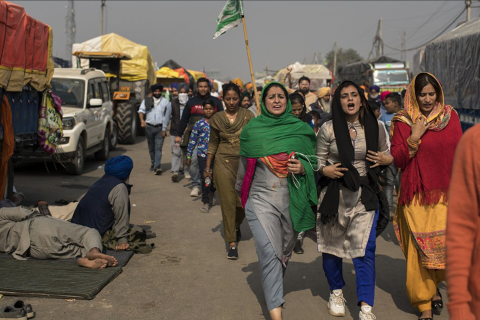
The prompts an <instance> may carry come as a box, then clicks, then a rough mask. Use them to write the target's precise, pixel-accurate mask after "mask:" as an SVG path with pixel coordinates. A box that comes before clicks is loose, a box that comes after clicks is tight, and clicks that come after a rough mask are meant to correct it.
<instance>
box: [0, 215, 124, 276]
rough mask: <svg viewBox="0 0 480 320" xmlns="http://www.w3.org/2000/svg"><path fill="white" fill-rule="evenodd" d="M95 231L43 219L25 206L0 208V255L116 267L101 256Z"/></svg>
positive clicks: (96, 266) (60, 221) (100, 239)
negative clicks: (73, 260)
mask: <svg viewBox="0 0 480 320" xmlns="http://www.w3.org/2000/svg"><path fill="white" fill-rule="evenodd" d="M101 250H102V238H101V237H100V234H99V233H98V231H97V230H95V229H91V228H87V227H84V226H80V225H76V224H73V223H70V222H68V221H65V220H60V219H55V218H52V217H50V216H44V215H42V214H40V213H39V212H38V211H36V210H33V209H27V208H24V207H11V208H0V252H4V253H8V254H12V256H13V257H14V258H15V259H18V260H26V259H27V258H28V257H32V258H35V259H42V260H44V259H70V258H77V257H80V258H79V259H77V263H78V264H79V265H80V266H82V267H86V268H92V269H102V268H105V267H115V266H117V265H118V261H117V259H115V257H113V256H109V255H106V254H103V253H102V252H101Z"/></svg>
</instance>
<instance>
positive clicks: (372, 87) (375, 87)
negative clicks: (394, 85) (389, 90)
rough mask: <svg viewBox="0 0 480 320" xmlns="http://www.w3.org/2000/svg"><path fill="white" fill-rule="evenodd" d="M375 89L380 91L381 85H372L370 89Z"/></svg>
mask: <svg viewBox="0 0 480 320" xmlns="http://www.w3.org/2000/svg"><path fill="white" fill-rule="evenodd" d="M372 90H375V91H377V93H380V87H379V86H371V87H370V91H372Z"/></svg>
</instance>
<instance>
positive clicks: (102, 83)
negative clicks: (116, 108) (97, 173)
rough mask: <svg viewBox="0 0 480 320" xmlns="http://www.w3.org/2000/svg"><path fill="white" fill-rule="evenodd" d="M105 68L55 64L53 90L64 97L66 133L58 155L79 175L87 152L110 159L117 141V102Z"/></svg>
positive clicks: (71, 171) (99, 157) (69, 168)
mask: <svg viewBox="0 0 480 320" xmlns="http://www.w3.org/2000/svg"><path fill="white" fill-rule="evenodd" d="M107 81H108V80H107V77H106V76H105V73H103V71H100V70H97V69H66V68H65V69H64V68H55V72H54V74H53V78H52V81H51V84H52V90H53V92H54V93H55V94H56V95H58V96H59V97H60V99H62V110H63V137H62V138H61V139H60V142H59V144H58V146H57V151H56V155H57V159H58V160H59V161H61V162H66V169H67V172H68V173H70V174H75V175H79V174H81V173H82V172H83V167H84V163H85V159H86V157H87V155H90V154H95V157H96V158H97V159H98V160H106V159H107V158H108V153H109V151H110V150H113V149H114V148H115V147H116V144H117V126H116V124H115V121H113V108H112V107H113V104H112V101H111V99H110V92H109V89H108V84H107Z"/></svg>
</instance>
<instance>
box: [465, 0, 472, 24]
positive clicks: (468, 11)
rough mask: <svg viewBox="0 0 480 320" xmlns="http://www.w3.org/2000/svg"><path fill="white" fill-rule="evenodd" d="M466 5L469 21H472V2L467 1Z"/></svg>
mask: <svg viewBox="0 0 480 320" xmlns="http://www.w3.org/2000/svg"><path fill="white" fill-rule="evenodd" d="M465 4H466V5H467V21H470V15H471V6H472V1H471V0H466V1H465Z"/></svg>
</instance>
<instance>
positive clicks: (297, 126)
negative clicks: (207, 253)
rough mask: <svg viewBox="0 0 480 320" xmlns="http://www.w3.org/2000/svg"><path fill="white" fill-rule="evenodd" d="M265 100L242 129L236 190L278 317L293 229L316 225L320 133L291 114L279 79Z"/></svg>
mask: <svg viewBox="0 0 480 320" xmlns="http://www.w3.org/2000/svg"><path fill="white" fill-rule="evenodd" d="M261 100H262V101H261V108H262V109H261V110H262V113H261V115H260V116H258V117H257V118H255V119H252V120H251V121H250V122H249V123H248V124H247V125H246V126H245V128H244V129H243V131H242V133H241V135H240V165H239V168H238V174H237V183H236V190H237V193H240V194H241V200H242V205H243V206H244V208H245V215H246V218H247V220H248V223H249V225H250V229H251V230H252V233H253V237H254V239H255V246H256V249H257V254H258V259H259V263H260V269H261V275H262V285H263V291H264V294H265V299H266V303H267V307H268V310H269V312H270V317H271V318H272V319H274V320H277V319H281V318H282V313H281V306H282V305H283V303H284V302H285V301H284V300H283V274H284V271H285V268H286V264H287V261H288V259H289V258H290V257H291V254H292V250H293V247H294V244H295V237H294V229H295V231H297V232H300V231H305V230H308V229H310V228H312V227H314V226H315V216H314V214H313V213H312V210H311V206H312V205H316V204H317V194H316V188H315V179H314V168H315V169H316V167H317V161H316V157H315V156H314V154H315V133H314V132H313V130H312V128H310V126H309V125H308V124H306V123H304V122H303V121H301V120H299V119H297V118H296V117H295V116H294V115H293V114H292V105H291V103H290V100H289V99H288V93H287V91H286V89H285V87H284V86H283V85H281V84H280V83H278V82H271V83H269V84H268V85H267V86H266V87H265V88H264V89H263V91H262V96H261ZM293 155H295V157H296V158H297V159H293V158H292V156H293Z"/></svg>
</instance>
